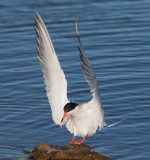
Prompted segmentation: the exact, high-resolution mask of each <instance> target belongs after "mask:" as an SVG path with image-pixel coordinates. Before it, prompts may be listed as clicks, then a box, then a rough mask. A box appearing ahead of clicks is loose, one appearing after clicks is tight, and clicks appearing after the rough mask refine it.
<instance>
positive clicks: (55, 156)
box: [30, 143, 110, 160]
mask: <svg viewBox="0 0 150 160" xmlns="http://www.w3.org/2000/svg"><path fill="white" fill-rule="evenodd" d="M92 149H93V148H92V147H90V146H88V145H85V144H81V145H76V144H70V145H67V146H54V145H48V144H46V143H39V144H38V145H37V146H36V147H35V148H34V149H33V151H32V154H31V156H30V159H34V160H50V159H51V160H110V158H109V157H106V156H104V155H101V154H99V153H97V152H95V151H93V150H92Z"/></svg>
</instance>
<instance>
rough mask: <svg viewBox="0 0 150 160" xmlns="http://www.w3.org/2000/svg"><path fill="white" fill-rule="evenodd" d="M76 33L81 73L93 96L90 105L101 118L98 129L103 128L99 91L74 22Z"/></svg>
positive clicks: (104, 123)
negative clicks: (96, 108) (98, 112)
mask: <svg viewBox="0 0 150 160" xmlns="http://www.w3.org/2000/svg"><path fill="white" fill-rule="evenodd" d="M76 32H77V37H78V40H79V44H80V47H79V51H80V58H81V60H82V63H81V67H82V71H83V74H84V77H85V79H86V81H87V83H88V84H89V86H90V88H91V92H92V96H93V99H92V101H91V103H92V105H94V106H95V107H98V109H99V111H100V116H101V122H100V123H101V124H100V127H101V128H103V126H105V125H106V122H105V121H104V110H103V107H102V102H101V95H100V91H99V87H98V82H97V80H96V76H95V73H94V71H93V69H92V67H91V65H90V62H89V59H88V58H87V55H86V53H85V51H84V48H83V45H82V43H81V40H80V37H79V31H78V21H77V22H76Z"/></svg>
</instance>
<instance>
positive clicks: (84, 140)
mask: <svg viewBox="0 0 150 160" xmlns="http://www.w3.org/2000/svg"><path fill="white" fill-rule="evenodd" d="M83 141H85V137H84V138H83V140H82V141H81V142H77V141H75V142H74V144H78V145H80V144H81V143H82V142H83Z"/></svg>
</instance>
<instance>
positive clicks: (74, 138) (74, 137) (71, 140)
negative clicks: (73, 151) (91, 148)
mask: <svg viewBox="0 0 150 160" xmlns="http://www.w3.org/2000/svg"><path fill="white" fill-rule="evenodd" d="M74 139H75V136H74V137H73V138H72V140H71V142H70V143H69V144H71V143H72V142H73V141H74Z"/></svg>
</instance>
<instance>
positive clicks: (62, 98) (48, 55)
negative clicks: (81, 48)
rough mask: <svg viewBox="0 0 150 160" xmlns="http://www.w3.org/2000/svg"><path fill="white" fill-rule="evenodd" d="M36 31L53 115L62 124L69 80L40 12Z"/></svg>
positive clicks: (39, 56) (55, 120)
mask: <svg viewBox="0 0 150 160" xmlns="http://www.w3.org/2000/svg"><path fill="white" fill-rule="evenodd" d="M35 31H36V48H37V51H38V59H39V61H40V65H41V67H42V71H43V77H44V82H45V85H46V93H47V96H48V100H49V103H50V106H51V110H52V117H53V120H54V122H55V123H56V124H59V125H61V123H60V122H61V119H62V116H63V107H64V106H65V104H66V103H68V98H67V81H66V78H65V75H64V72H63V70H62V68H61V66H60V64H59V61H58V58H57V55H56V52H55V49H54V46H53V44H52V40H51V38H50V35H49V33H48V31H47V28H46V26H45V24H44V22H43V20H42V18H41V16H40V15H39V14H38V13H36V17H35Z"/></svg>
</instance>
